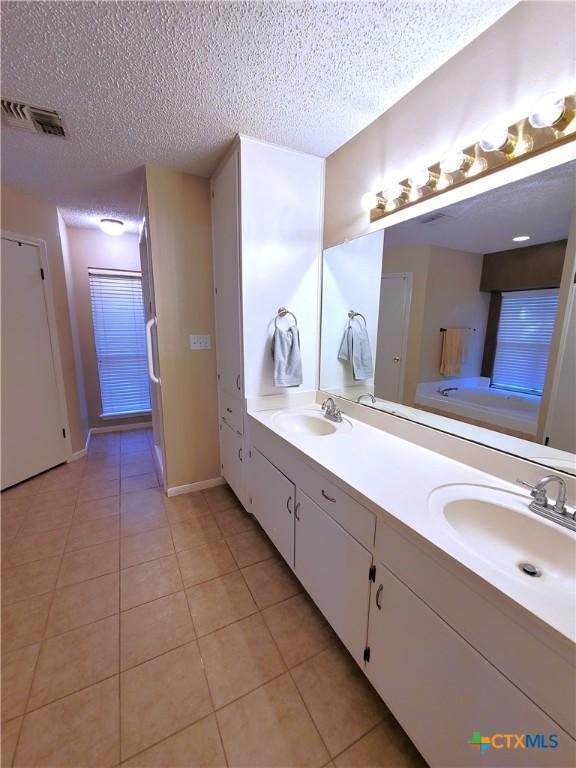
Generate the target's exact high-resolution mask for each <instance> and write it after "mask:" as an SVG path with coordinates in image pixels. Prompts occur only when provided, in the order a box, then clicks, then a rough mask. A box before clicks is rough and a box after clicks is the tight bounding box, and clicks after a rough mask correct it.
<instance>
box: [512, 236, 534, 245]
mask: <svg viewBox="0 0 576 768" xmlns="http://www.w3.org/2000/svg"><path fill="white" fill-rule="evenodd" d="M525 240H530V235H516V237H513V238H512V241H513V242H514V243H523V242H524V241H525Z"/></svg>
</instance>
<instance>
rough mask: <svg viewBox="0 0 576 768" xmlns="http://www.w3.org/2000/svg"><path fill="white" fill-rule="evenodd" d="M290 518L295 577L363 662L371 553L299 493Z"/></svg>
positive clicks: (345, 643) (351, 650) (359, 661)
mask: <svg viewBox="0 0 576 768" xmlns="http://www.w3.org/2000/svg"><path fill="white" fill-rule="evenodd" d="M295 514H296V537H295V542H294V551H295V558H294V559H295V567H294V571H295V573H296V576H298V578H299V579H300V581H301V582H302V584H303V585H304V587H305V588H306V590H307V592H308V593H309V594H310V596H311V597H312V599H313V600H314V602H315V603H316V605H317V606H318V607H319V608H320V610H321V611H322V613H323V614H324V616H325V617H326V619H327V620H328V622H329V623H330V624H331V625H332V627H333V629H334V631H335V632H336V634H337V635H338V637H339V638H340V639H341V640H342V642H343V643H344V645H345V646H346V648H348V650H349V651H350V653H351V654H352V656H353V657H354V658H355V659H356V661H357V662H358V663H359V664H363V663H364V662H363V657H364V648H365V645H366V629H367V623H368V605H369V600H370V581H369V573H370V566H371V564H372V555H371V554H370V552H368V550H366V549H364V547H363V546H362V545H361V544H359V543H358V542H357V541H356V540H355V539H354V538H352V536H350V534H348V533H346V531H345V530H344V529H343V528H342V527H341V526H340V525H339V524H338V523H337V522H336V521H335V520H333V519H332V518H331V517H330V515H328V514H326V512H324V510H323V509H321V508H320V507H319V506H318V505H317V504H316V503H315V502H314V501H312V499H309V498H308V496H306V494H304V493H302V492H301V491H300V489H298V493H297V504H296V512H295Z"/></svg>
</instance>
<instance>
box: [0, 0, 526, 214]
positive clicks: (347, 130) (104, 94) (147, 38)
mask: <svg viewBox="0 0 576 768" xmlns="http://www.w3.org/2000/svg"><path fill="white" fill-rule="evenodd" d="M516 2H517V0H381V2H332V1H330V0H329V1H327V2H288V1H287V0H281V1H280V0H270V1H269V2H223V1H222V0H220V2H14V1H5V2H3V3H2V9H1V16H2V96H4V97H8V98H12V99H18V100H22V101H24V102H29V103H32V104H35V105H37V106H43V107H48V108H52V109H57V110H58V111H59V112H60V113H61V114H62V116H63V118H64V121H65V125H66V127H67V129H68V131H69V135H70V139H69V140H68V141H62V140H58V139H55V138H51V137H46V136H36V135H28V134H25V133H22V132H16V131H14V130H9V129H8V130H4V131H3V136H2V150H3V156H2V172H3V178H4V181H5V182H7V183H9V184H13V185H15V186H17V187H18V188H20V189H22V190H23V191H25V192H29V193H32V194H35V195H38V196H41V197H43V198H45V199H48V200H51V201H53V202H55V203H56V204H57V205H59V206H61V207H63V208H65V209H70V210H68V212H67V213H66V218H67V219H68V220H69V221H70V222H71V223H76V224H79V223H80V224H81V223H89V217H90V216H92V217H99V216H100V215H112V216H119V217H121V218H125V219H130V218H133V217H134V216H135V214H136V211H137V207H138V196H139V188H140V182H139V180H140V178H141V175H140V174H141V171H139V170H138V169H139V168H141V166H142V165H143V164H144V163H162V164H166V165H169V166H172V167H175V168H179V169H182V170H186V171H189V172H192V173H195V174H198V175H200V176H209V175H210V174H211V172H212V171H213V169H214V167H215V165H216V164H217V162H218V160H219V158H220V157H221V156H222V154H223V152H224V151H225V148H226V146H227V145H228V144H229V142H230V140H231V139H232V137H233V136H234V134H236V133H237V132H239V133H245V134H248V135H250V136H254V137H257V138H261V139H265V140H268V141H271V142H275V143H278V144H282V145H285V146H288V147H293V148H296V149H300V150H303V151H307V152H311V153H313V154H316V155H320V156H327V155H329V154H330V153H332V152H333V151H334V150H335V149H337V148H338V147H339V146H341V145H342V144H343V143H344V142H346V141H347V140H348V139H350V138H351V137H352V136H353V135H354V134H356V133H357V132H358V131H360V130H361V129H362V128H364V127H365V126H366V125H368V124H369V123H370V122H372V121H373V120H374V119H375V118H376V117H377V116H378V115H380V114H381V113H382V112H384V111H385V110H386V109H387V108H388V107H389V106H391V105H392V104H393V103H394V102H395V101H397V100H398V99H399V98H400V97H401V96H403V95H404V94H405V93H407V92H408V91H409V90H410V89H411V88H412V87H414V86H415V85H416V84H417V83H418V82H420V81H421V80H423V79H424V78H425V77H426V76H427V75H429V74H430V73H431V72H432V71H433V70H434V69H436V68H437V67H438V66H440V65H441V64H442V63H443V62H444V61H445V60H447V59H448V58H450V57H451V56H452V55H454V54H455V53H456V52H457V51H458V50H460V49H461V48H463V47H464V46H465V45H466V44H468V43H469V42H470V41H471V40H472V39H474V38H475V37H476V36H477V35H478V34H479V33H480V32H482V31H483V30H484V29H486V28H487V27H488V26H490V25H491V24H492V23H493V22H494V21H495V20H496V19H497V18H499V17H500V16H501V15H503V13H505V12H506V11H507V10H509V9H510V8H511V7H512V6H513V5H515V4H516ZM87 216H88V219H87V218H86V217H87Z"/></svg>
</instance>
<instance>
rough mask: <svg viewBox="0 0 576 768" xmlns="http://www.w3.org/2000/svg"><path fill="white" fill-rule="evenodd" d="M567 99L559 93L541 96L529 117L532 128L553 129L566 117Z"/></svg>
mask: <svg viewBox="0 0 576 768" xmlns="http://www.w3.org/2000/svg"><path fill="white" fill-rule="evenodd" d="M565 110H566V99H565V98H564V96H561V95H560V94H558V93H546V94H545V95H544V96H541V97H540V98H539V99H538V101H537V102H536V104H534V107H533V108H532V111H531V112H530V114H529V115H528V122H529V123H530V125H531V126H532V128H551V127H552V126H554V125H556V123H559V122H560V120H561V119H562V118H563V117H564V112H565Z"/></svg>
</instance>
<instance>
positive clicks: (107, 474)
mask: <svg viewBox="0 0 576 768" xmlns="http://www.w3.org/2000/svg"><path fill="white" fill-rule="evenodd" d="M84 480H86V483H87V484H88V483H89V484H90V485H91V486H93V485H96V484H97V483H105V482H109V481H111V480H114V481H116V482H117V481H118V480H120V464H119V462H114V463H111V464H109V463H107V462H106V463H98V464H93V463H92V464H91V465H90V467H89V469H88V470H87V471H86V473H85V475H84Z"/></svg>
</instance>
